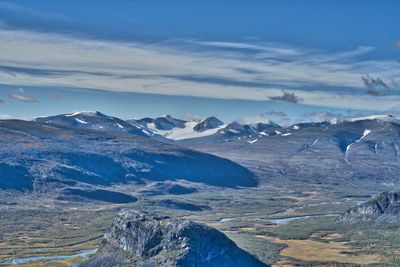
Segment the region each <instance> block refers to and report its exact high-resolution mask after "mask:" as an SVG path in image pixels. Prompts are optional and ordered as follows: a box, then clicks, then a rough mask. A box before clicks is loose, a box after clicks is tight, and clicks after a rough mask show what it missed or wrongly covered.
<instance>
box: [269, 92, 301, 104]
mask: <svg viewBox="0 0 400 267" xmlns="http://www.w3.org/2000/svg"><path fill="white" fill-rule="evenodd" d="M269 99H271V100H272V101H284V102H289V103H293V104H299V103H300V102H301V101H303V99H301V98H300V97H298V96H296V95H295V94H294V93H289V92H282V95H280V96H271V97H270V98H269Z"/></svg>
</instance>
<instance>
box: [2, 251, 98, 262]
mask: <svg viewBox="0 0 400 267" xmlns="http://www.w3.org/2000/svg"><path fill="white" fill-rule="evenodd" d="M96 251H97V248H95V249H92V250H84V251H82V252H80V253H78V254H74V255H68V256H66V255H59V256H38V257H28V258H19V259H13V260H12V261H11V262H9V261H6V262H3V264H11V265H22V264H28V263H32V262H35V261H38V260H43V259H49V260H50V259H56V260H61V259H67V258H74V257H83V258H84V259H86V260H87V259H88V256H87V255H89V254H91V253H95V252H96Z"/></svg>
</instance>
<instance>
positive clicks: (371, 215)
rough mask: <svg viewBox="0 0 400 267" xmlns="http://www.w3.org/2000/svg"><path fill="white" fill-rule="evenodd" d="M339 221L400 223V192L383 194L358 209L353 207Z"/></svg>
mask: <svg viewBox="0 0 400 267" xmlns="http://www.w3.org/2000/svg"><path fill="white" fill-rule="evenodd" d="M338 220H339V221H345V222H349V223H357V222H368V221H373V222H383V221H385V222H388V223H398V222H400V192H391V193H389V192H383V193H380V194H379V195H377V196H376V197H374V198H373V199H371V200H369V201H368V202H365V203H363V204H361V205H359V206H357V207H352V208H350V209H349V210H347V211H346V213H345V214H343V215H342V216H340V217H339V219H338Z"/></svg>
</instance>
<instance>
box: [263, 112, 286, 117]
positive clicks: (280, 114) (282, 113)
mask: <svg viewBox="0 0 400 267" xmlns="http://www.w3.org/2000/svg"><path fill="white" fill-rule="evenodd" d="M264 114H266V115H272V116H277V117H287V114H286V113H285V112H283V111H268V112H265V113H264Z"/></svg>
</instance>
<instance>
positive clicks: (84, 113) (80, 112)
mask: <svg viewBox="0 0 400 267" xmlns="http://www.w3.org/2000/svg"><path fill="white" fill-rule="evenodd" d="M95 114H96V111H76V112H74V113H71V114H67V115H65V117H73V116H78V115H87V116H94V115H95Z"/></svg>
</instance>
